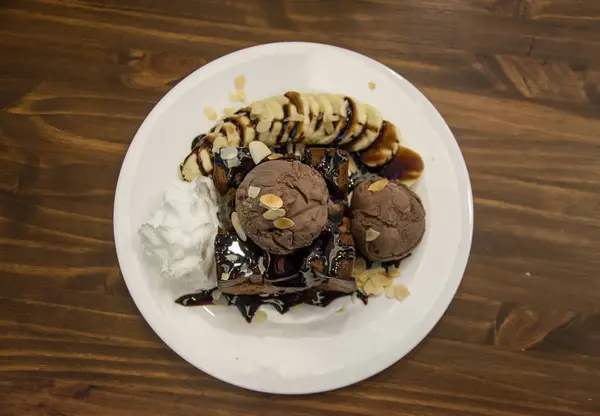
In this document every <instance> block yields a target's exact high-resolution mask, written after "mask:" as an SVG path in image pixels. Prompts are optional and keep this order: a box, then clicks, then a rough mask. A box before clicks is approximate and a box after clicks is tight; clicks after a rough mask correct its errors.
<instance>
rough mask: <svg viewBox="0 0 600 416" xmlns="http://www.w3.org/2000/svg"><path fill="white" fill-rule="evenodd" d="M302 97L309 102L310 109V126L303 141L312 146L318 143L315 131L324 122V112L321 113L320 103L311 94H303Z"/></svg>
mask: <svg viewBox="0 0 600 416" xmlns="http://www.w3.org/2000/svg"><path fill="white" fill-rule="evenodd" d="M302 98H303V99H304V100H305V101H306V102H307V103H308V109H309V116H308V119H309V122H308V127H307V128H306V131H305V132H304V137H303V139H302V143H304V144H307V145H309V146H310V145H313V144H316V143H317V141H316V139H315V137H316V134H315V133H316V131H317V130H318V129H319V128H320V127H321V125H322V124H323V113H321V109H320V107H319V103H318V102H317V100H316V99H315V98H314V97H313V96H312V95H311V94H302Z"/></svg>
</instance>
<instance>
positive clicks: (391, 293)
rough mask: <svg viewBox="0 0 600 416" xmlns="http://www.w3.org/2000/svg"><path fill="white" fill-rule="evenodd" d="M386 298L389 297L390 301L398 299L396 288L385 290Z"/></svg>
mask: <svg viewBox="0 0 600 416" xmlns="http://www.w3.org/2000/svg"><path fill="white" fill-rule="evenodd" d="M385 296H387V297H388V298H389V299H394V298H395V297H396V288H395V287H388V288H387V289H385Z"/></svg>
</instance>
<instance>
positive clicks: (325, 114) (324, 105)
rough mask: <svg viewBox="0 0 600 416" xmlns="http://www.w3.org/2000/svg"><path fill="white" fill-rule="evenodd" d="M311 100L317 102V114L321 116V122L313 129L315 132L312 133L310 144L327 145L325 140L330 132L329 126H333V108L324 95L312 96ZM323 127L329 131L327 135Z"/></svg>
mask: <svg viewBox="0 0 600 416" xmlns="http://www.w3.org/2000/svg"><path fill="white" fill-rule="evenodd" d="M312 98H313V99H314V100H315V101H316V102H317V104H318V106H319V112H320V113H321V114H322V117H321V119H322V121H321V125H320V126H318V127H316V128H315V132H314V133H313V137H312V140H311V143H310V144H315V145H321V144H328V142H327V141H326V139H325V138H326V137H327V136H328V135H330V134H331V132H332V130H331V128H330V126H331V125H332V124H333V123H332V118H333V106H332V105H331V102H330V101H329V100H328V98H327V97H326V96H325V94H313V95H312ZM325 127H327V129H328V130H329V133H327V132H326V130H325ZM307 144H308V143H307Z"/></svg>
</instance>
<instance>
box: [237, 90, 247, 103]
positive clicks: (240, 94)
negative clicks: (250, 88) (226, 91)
mask: <svg viewBox="0 0 600 416" xmlns="http://www.w3.org/2000/svg"><path fill="white" fill-rule="evenodd" d="M237 95H238V98H239V100H240V101H241V102H245V101H246V98H247V97H246V91H244V90H242V89H238V90H237Z"/></svg>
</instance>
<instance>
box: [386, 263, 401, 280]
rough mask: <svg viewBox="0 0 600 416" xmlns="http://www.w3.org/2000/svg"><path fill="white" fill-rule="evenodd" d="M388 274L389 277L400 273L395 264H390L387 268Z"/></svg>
mask: <svg viewBox="0 0 600 416" xmlns="http://www.w3.org/2000/svg"><path fill="white" fill-rule="evenodd" d="M387 273H388V276H389V277H391V278H395V277H400V275H401V274H402V273H400V269H399V268H398V267H396V266H390V267H388V269H387Z"/></svg>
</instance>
